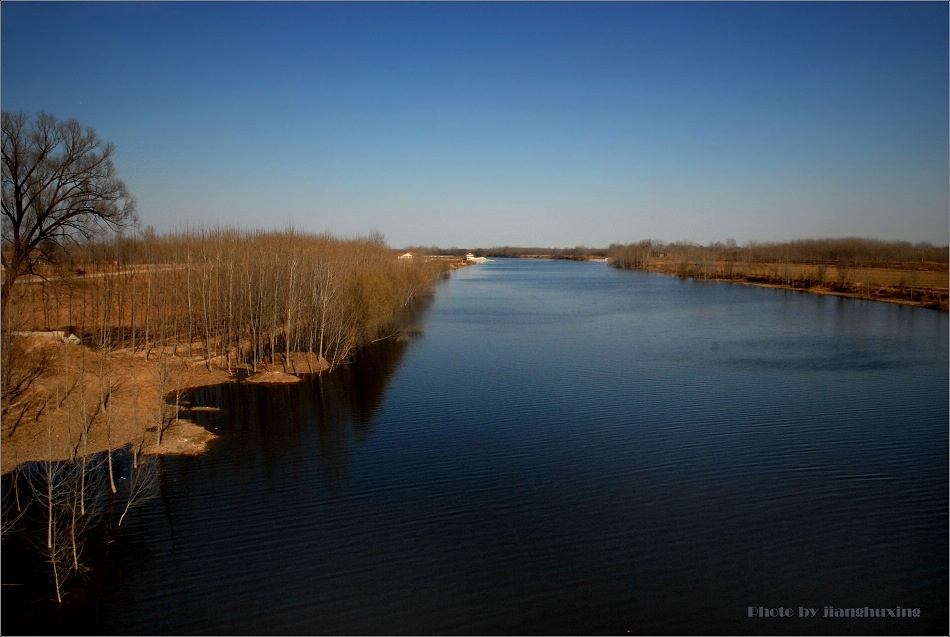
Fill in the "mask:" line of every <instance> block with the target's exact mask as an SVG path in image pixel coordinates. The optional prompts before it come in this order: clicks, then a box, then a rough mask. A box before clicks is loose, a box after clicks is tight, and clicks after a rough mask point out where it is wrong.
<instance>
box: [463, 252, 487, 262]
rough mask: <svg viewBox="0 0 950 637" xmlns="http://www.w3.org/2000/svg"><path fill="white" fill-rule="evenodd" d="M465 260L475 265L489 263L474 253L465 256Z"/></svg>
mask: <svg viewBox="0 0 950 637" xmlns="http://www.w3.org/2000/svg"><path fill="white" fill-rule="evenodd" d="M465 260H466V261H472V262H473V263H485V261H488V259H487V258H486V257H476V256H475V254H474V253H472V252H469V253H468V254H466V255H465Z"/></svg>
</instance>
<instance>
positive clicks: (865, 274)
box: [614, 259, 950, 312]
mask: <svg viewBox="0 0 950 637" xmlns="http://www.w3.org/2000/svg"><path fill="white" fill-rule="evenodd" d="M718 265H721V264H718ZM731 265H732V266H733V267H734V268H735V269H736V273H735V274H733V275H723V274H721V273H720V272H719V271H718V268H717V269H716V270H715V271H713V272H709V271H707V270H706V269H705V268H702V267H700V266H699V264H695V263H690V262H686V261H680V260H672V259H668V260H655V261H651V262H649V263H646V264H641V265H638V266H636V267H631V266H626V267H624V266H616V265H615V266H614V267H619V268H622V269H631V270H645V271H648V272H656V273H659V274H669V275H672V276H679V277H682V278H690V279H700V280H706V281H723V282H726V283H741V284H744V285H754V286H757V287H764V288H775V289H780V290H793V291H796V292H808V293H811V294H823V295H829V296H841V297H846V298H852V299H863V300H867V301H883V302H885V303H896V304H898V305H908V306H911V307H923V308H928V309H932V310H940V311H942V312H947V311H948V297H950V290H948V289H947V288H946V287H929V286H921V285H916V286H910V285H907V284H904V285H892V284H889V283H887V282H885V281H886V280H887V279H888V278H893V279H896V280H898V281H899V280H901V277H905V278H907V277H908V276H914V275H915V274H919V273H933V274H936V275H941V274H942V275H943V276H944V277H946V275H947V271H946V269H940V268H941V266H943V268H946V265H945V264H938V263H926V264H920V265H918V266H917V268H916V269H914V268H911V267H909V266H907V265H905V264H892V265H891V266H890V267H876V268H854V269H853V270H854V271H855V273H854V274H852V275H851V276H852V277H854V278H857V279H861V278H863V279H864V280H863V281H862V280H857V281H849V280H845V279H846V276H845V275H841V274H840V273H838V272H835V266H827V269H828V270H830V271H831V272H830V274H831V276H832V277H837V278H838V279H839V280H828V278H825V277H823V278H822V279H819V280H818V281H816V280H815V279H814V278H812V277H810V276H808V274H807V273H806V270H808V269H815V268H816V267H817V266H810V265H793V266H791V268H790V272H789V273H786V274H785V275H780V274H778V273H775V271H776V270H777V269H778V268H777V267H776V266H775V265H774V264H763V263H740V264H731ZM770 271H771V272H770ZM741 272H745V273H741ZM752 272H756V273H755V274H753V273H752ZM888 275H890V276H888Z"/></svg>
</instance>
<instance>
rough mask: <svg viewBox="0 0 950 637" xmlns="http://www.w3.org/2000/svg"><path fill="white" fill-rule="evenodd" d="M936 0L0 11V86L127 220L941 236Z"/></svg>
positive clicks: (476, 230)
mask: <svg viewBox="0 0 950 637" xmlns="http://www.w3.org/2000/svg"><path fill="white" fill-rule="evenodd" d="M948 19H950V15H948V4H947V3H945V2H920V3H919V2H907V3H903V2H899V3H877V2H868V3H864V2H846V3H821V2H819V3H798V2H793V3H771V2H768V3H757V2H740V3H689V2H687V3H667V2H661V3H641V2H631V3H605V4H601V3H459V4H455V3H418V4H417V3H370V4H364V3H297V2H295V3H271V2H265V3H244V2H240V3H238V2H234V3H232V2H215V3H191V2H182V3H144V2H143V3H120V2H119V3H116V2H106V3H49V2H10V1H5V2H3V4H2V7H0V25H2V39H0V44H2V57H0V65H2V70H0V83H2V86H0V101H2V107H3V109H4V110H8V111H28V112H36V111H39V110H46V111H49V112H51V113H53V114H54V115H56V116H57V117H59V118H61V119H66V118H71V117H75V118H77V119H78V120H79V121H80V122H81V123H83V124H86V125H90V126H92V127H94V128H95V129H96V131H97V132H98V134H99V136H100V137H101V138H102V139H104V140H106V141H110V142H113V143H114V144H115V145H116V147H117V151H118V152H117V157H116V166H117V168H118V170H119V174H120V176H121V177H122V178H124V179H125V181H126V183H127V184H128V186H129V188H130V190H131V191H132V194H133V195H134V196H135V197H136V199H137V200H138V204H139V213H140V216H141V218H142V223H143V225H152V226H154V227H155V228H156V230H159V231H166V230H178V229H181V228H183V227H184V226H185V224H201V225H206V226H211V225H215V224H217V223H238V224H241V225H243V226H250V227H264V228H272V227H283V226H286V225H287V224H291V223H292V224H293V225H295V226H296V227H297V228H299V229H303V230H314V231H318V232H320V231H324V230H330V231H331V232H333V233H334V234H336V235H338V236H343V237H346V236H353V235H356V234H366V233H368V232H370V231H371V230H373V229H378V230H380V231H381V232H382V233H383V234H384V235H385V236H386V238H387V240H388V242H389V244H390V245H392V246H394V247H401V246H405V245H439V246H442V247H449V246H459V247H476V246H481V247H489V246H494V245H540V246H550V247H570V246H575V245H587V246H591V247H601V246H606V245H608V244H609V243H612V242H630V241H638V240H640V239H648V238H652V239H661V240H666V241H679V240H691V241H695V242H697V243H708V242H714V241H725V240H726V239H728V238H732V239H735V240H737V241H738V242H739V243H740V244H742V243H744V242H746V241H749V240H759V241H781V240H788V239H796V238H807V237H840V236H861V237H869V238H879V239H888V240H906V241H913V242H917V241H930V242H932V243H935V244H940V245H946V244H947V243H948V234H950V202H948V191H950V184H948V174H950V164H948V135H950V131H948V116H950V107H948V91H950V84H948V74H950V69H948V51H950V47H948V35H947V33H948Z"/></svg>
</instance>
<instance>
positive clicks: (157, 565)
mask: <svg viewBox="0 0 950 637" xmlns="http://www.w3.org/2000/svg"><path fill="white" fill-rule="evenodd" d="M424 322H425V331H424V332H423V333H422V334H419V335H417V336H415V337H414V338H412V339H411V340H409V341H389V342H386V343H385V344H382V346H381V347H379V348H373V349H372V350H368V351H367V352H365V353H364V355H363V356H362V358H361V360H359V361H357V362H356V364H354V365H353V366H351V367H349V368H347V369H344V370H341V371H340V372H339V373H334V374H332V375H329V376H326V377H323V378H320V379H318V380H315V381H313V382H308V383H302V384H299V385H295V386H285V387H262V386H250V385H241V386H238V385H230V386H222V387H216V388H211V389H207V390H202V391H201V392H198V393H196V395H195V396H194V402H195V404H200V405H206V406H213V407H218V408H220V410H221V411H220V412H217V413H213V412H195V416H196V418H198V419H199V421H200V422H201V423H202V424H204V425H205V426H207V427H209V428H210V429H214V430H216V431H217V432H218V433H219V435H220V436H221V439H220V440H219V441H217V442H216V443H215V446H214V449H213V450H212V452H211V453H209V454H208V455H206V456H205V457H201V458H165V459H164V466H165V470H164V473H163V483H162V496H163V497H162V498H161V499H160V500H158V501H156V502H153V503H150V504H149V505H148V506H146V507H144V508H143V509H142V510H140V511H139V512H137V514H136V515H135V516H134V517H133V519H132V521H131V523H130V525H129V529H128V530H127V531H126V532H124V533H122V534H120V535H119V536H117V537H115V538H114V542H113V544H112V545H111V548H110V550H109V551H108V553H107V560H106V561H107V564H105V565H103V567H102V568H101V569H100V571H101V572H107V573H108V577H106V578H105V579H104V580H103V581H100V582H97V589H96V590H97V596H96V600H95V601H94V602H92V603H91V604H88V605H86V606H85V607H84V608H77V607H76V606H75V605H74V606H69V605H67V607H66V608H65V609H64V610H62V611H57V613H58V614H50V615H48V616H47V617H46V619H45V620H42V619H37V618H36V616H35V615H34V616H33V617H32V618H31V622H33V623H32V624H31V625H30V626H31V627H35V628H36V630H35V631H32V632H69V633H73V632H96V633H113V634H114V633H163V634H165V633H169V634H170V633H175V634H179V633H184V634H190V633H250V634H260V633H268V634H270V633H276V634H287V633H291V634H300V633H307V634H377V633H385V634H406V633H414V634H418V633H423V634H426V633H439V634H451V633H463V634H473V633H479V634H481V633H509V634H510V633H515V634H522V633H523V634H540V633H545V634H547V633H560V634H564V633H582V634H584V633H586V634H590V633H594V634H614V633H621V634H626V633H627V632H628V631H629V632H631V633H636V634H680V633H697V634H776V633H777V634H928V633H939V634H945V633H946V632H947V595H948V587H947V563H946V556H947V531H948V529H947V498H948V492H947V475H948V473H947V472H948V467H947V447H948V357H947V353H948V322H947V315H946V314H941V313H937V312H933V311H929V310H920V309H916V308H905V307H899V306H891V305H885V304H880V303H870V302H861V301H854V300H850V299H838V298H831V297H816V296H810V295H804V294H800V293H790V292H783V291H779V290H767V289H760V288H752V287H746V286H739V285H727V284H718V283H708V282H701V281H688V280H680V279H676V278H671V277H666V276H661V275H652V274H649V273H641V272H621V271H616V270H612V269H610V268H606V267H604V266H603V264H593V263H582V264H576V263H551V262H532V261H517V260H516V261H506V260H500V261H496V262H492V263H486V264H483V265H479V266H476V267H472V268H467V269H464V270H462V271H459V272H458V273H456V274H455V276H454V277H453V278H452V279H451V280H450V281H448V282H447V283H446V284H444V285H443V286H442V287H441V288H440V290H439V292H438V294H437V295H436V297H435V298H434V300H433V301H432V306H431V308H429V310H428V315H427V316H426V317H425V320H424ZM4 593H5V599H6V591H5V592H4ZM827 605H834V606H837V607H848V608H851V607H862V608H863V607H865V606H869V607H883V608H892V609H893V608H895V607H897V606H901V607H905V608H919V609H921V617H920V618H917V619H875V620H867V619H864V620H862V619H838V620H827V619H824V620H823V619H820V618H818V619H812V620H803V619H798V618H791V619H769V620H763V619H750V618H749V617H748V616H747V609H748V607H749V606H753V607H758V606H763V607H780V606H785V607H791V608H793V609H794V610H795V612H796V614H797V611H798V607H799V606H803V607H811V608H815V609H817V610H818V613H819V616H820V615H821V614H822V611H823V607H824V606H827ZM4 610H6V607H5V609H4ZM18 616H19V615H15V616H14V619H13V620H11V619H10V616H9V614H8V613H6V612H5V613H4V620H3V621H4V632H5V633H6V632H21V631H22V630H25V629H24V628H23V624H18V623H16V619H15V618H16V617H18ZM37 622H39V623H37ZM44 622H45V623H44ZM8 628H9V630H8Z"/></svg>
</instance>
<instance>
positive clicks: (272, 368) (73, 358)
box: [0, 335, 329, 474]
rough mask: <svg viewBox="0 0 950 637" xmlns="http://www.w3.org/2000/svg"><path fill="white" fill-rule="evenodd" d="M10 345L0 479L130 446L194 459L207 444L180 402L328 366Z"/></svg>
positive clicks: (208, 438)
mask: <svg viewBox="0 0 950 637" xmlns="http://www.w3.org/2000/svg"><path fill="white" fill-rule="evenodd" d="M10 346H11V347H13V348H15V349H16V350H17V354H18V355H19V356H21V357H23V358H25V359H26V360H27V361H28V362H29V364H28V366H27V367H26V368H25V371H24V372H21V376H22V378H21V379H20V380H21V381H22V384H23V385H24V387H23V389H24V391H22V392H21V394H20V396H19V400H18V401H17V402H16V403H14V404H13V405H11V406H10V407H9V408H8V409H7V413H8V417H5V418H4V420H3V424H2V440H3V442H2V453H0V474H7V473H9V472H11V471H13V470H14V469H16V468H17V467H18V466H19V465H21V464H22V463H24V462H30V461H47V460H53V461H62V460H71V459H73V458H76V457H81V456H84V455H88V454H93V453H101V452H103V451H107V450H109V449H119V448H122V447H126V446H129V445H131V446H132V448H133V449H135V450H136V452H137V453H141V454H147V455H150V454H155V455H158V454H184V455H196V454H200V453H203V452H204V451H206V450H207V448H208V444H209V443H211V442H212V441H213V440H214V439H215V438H216V436H215V435H214V434H213V433H212V432H210V431H207V430H205V429H203V428H201V427H199V426H198V425H196V424H194V423H193V422H192V421H191V420H190V419H189V414H190V412H191V411H192V405H191V403H190V402H189V401H188V394H189V393H190V392H191V391H193V390H195V389H197V388H199V387H208V386H211V385H218V384H223V383H229V382H238V381H241V382H261V383H289V382H299V381H300V380H301V376H305V375H310V374H315V373H320V372H322V371H325V370H326V369H327V368H328V367H329V365H328V364H327V362H326V361H325V360H322V359H318V358H317V357H316V355H313V354H311V355H307V354H296V355H292V356H291V359H290V360H289V361H288V362H287V365H286V366H285V365H284V361H283V358H282V357H280V356H278V360H277V361H276V364H273V365H268V364H260V365H258V370H257V373H254V374H252V373H251V370H249V369H247V368H246V367H244V366H232V367H231V369H230V370H229V369H228V367H227V363H226V361H225V360H223V359H213V360H212V361H210V362H208V361H205V360H204V359H203V358H202V357H200V356H192V357H188V356H175V355H174V353H173V351H172V348H168V351H164V352H161V351H154V350H153V351H152V352H151V353H150V354H149V355H148V358H146V354H145V352H143V351H137V352H133V351H132V350H130V349H126V350H113V351H111V352H108V353H106V354H103V353H101V352H100V351H97V350H95V349H93V348H90V347H88V346H86V345H76V344H72V343H68V342H61V341H59V340H58V339H55V338H49V337H44V336H33V335H23V336H14V337H13V338H12V340H11V344H10Z"/></svg>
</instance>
